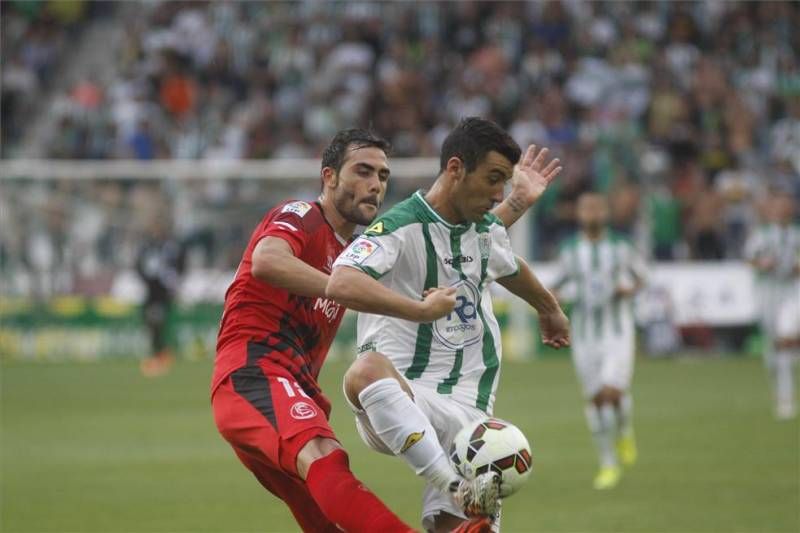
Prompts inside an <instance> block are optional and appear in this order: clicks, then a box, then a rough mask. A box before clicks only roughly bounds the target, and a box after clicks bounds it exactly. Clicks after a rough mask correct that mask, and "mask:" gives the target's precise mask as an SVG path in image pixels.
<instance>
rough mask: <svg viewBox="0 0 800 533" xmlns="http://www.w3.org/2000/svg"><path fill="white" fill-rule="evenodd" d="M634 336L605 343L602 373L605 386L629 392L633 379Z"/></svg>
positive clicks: (612, 338)
mask: <svg viewBox="0 0 800 533" xmlns="http://www.w3.org/2000/svg"><path fill="white" fill-rule="evenodd" d="M634 360H635V357H634V338H633V334H622V335H619V336H614V337H611V338H609V339H606V340H605V342H603V361H602V369H601V371H600V375H601V382H602V385H603V386H606V387H613V388H615V389H617V390H621V391H624V390H628V389H629V388H630V385H631V380H632V379H633V366H634Z"/></svg>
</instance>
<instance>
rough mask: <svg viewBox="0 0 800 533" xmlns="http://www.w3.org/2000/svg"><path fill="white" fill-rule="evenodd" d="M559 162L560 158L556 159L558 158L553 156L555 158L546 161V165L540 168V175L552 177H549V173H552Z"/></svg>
mask: <svg viewBox="0 0 800 533" xmlns="http://www.w3.org/2000/svg"><path fill="white" fill-rule="evenodd" d="M560 162H561V160H560V159H558V158H555V159H553V160H552V161H550V163H548V164H547V166H546V167H544V169H542V172H541V174H542V176H544V177H545V179H552V178H551V177H550V174H552V173H553V171H554V170H555V169H556V168H558V164H559V163H560Z"/></svg>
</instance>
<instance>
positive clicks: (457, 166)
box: [445, 156, 467, 181]
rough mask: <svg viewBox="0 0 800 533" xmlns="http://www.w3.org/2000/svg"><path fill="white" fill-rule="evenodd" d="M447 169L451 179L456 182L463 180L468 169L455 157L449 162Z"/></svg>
mask: <svg viewBox="0 0 800 533" xmlns="http://www.w3.org/2000/svg"><path fill="white" fill-rule="evenodd" d="M445 169H446V170H447V173H448V174H449V175H450V177H451V178H452V179H454V180H456V181H458V180H460V179H463V178H464V176H466V174H467V169H466V167H465V166H464V162H463V161H462V160H461V159H460V158H458V157H455V156H453V157H451V158H450V159H448V160H447V166H446V167H445Z"/></svg>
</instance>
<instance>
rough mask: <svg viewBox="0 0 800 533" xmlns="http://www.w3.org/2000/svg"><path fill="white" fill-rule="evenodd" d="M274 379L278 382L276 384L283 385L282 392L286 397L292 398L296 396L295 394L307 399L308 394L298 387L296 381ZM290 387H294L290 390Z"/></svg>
mask: <svg viewBox="0 0 800 533" xmlns="http://www.w3.org/2000/svg"><path fill="white" fill-rule="evenodd" d="M275 379H277V380H278V383H280V384H281V385H283V390H285V391H286V396H288V397H289V398H294V397H295V396H297V394H299V395H300V396H302V397H304V398H309V396H308V394H306V391H304V390H303V389H302V387H300V385H298V384H297V382H296V381H289V380H288V379H286V378H281V377H278V378H275ZM292 386H294V388H292ZM295 390H296V391H297V393H295V392H294V391H295ZM309 399H310V398H309Z"/></svg>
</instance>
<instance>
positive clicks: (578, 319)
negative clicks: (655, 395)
mask: <svg viewBox="0 0 800 533" xmlns="http://www.w3.org/2000/svg"><path fill="white" fill-rule="evenodd" d="M577 217H578V223H579V225H580V232H579V233H578V234H577V235H576V236H575V237H573V238H571V239H570V240H568V241H567V242H565V243H564V245H563V246H562V249H561V253H560V255H559V260H558V271H559V272H558V275H557V281H556V282H555V284H554V285H553V287H552V289H553V290H554V292H556V294H560V293H561V292H562V290H563V289H564V288H565V286H567V284H570V285H571V288H572V289H573V291H574V295H575V298H574V307H573V311H572V316H571V319H570V322H571V324H570V326H571V335H570V338H571V340H572V359H573V362H574V363H575V370H576V373H577V375H578V380H579V381H580V383H581V386H582V388H583V392H584V395H585V397H586V407H585V412H586V420H587V422H588V424H589V429H590V430H591V432H592V435H593V437H594V440H595V444H596V447H597V451H598V455H599V459H600V470H599V471H598V473H597V476H596V477H595V479H594V487H595V488H596V489H599V490H602V489H609V488H612V487H614V486H616V484H617V483H618V482H619V479H620V476H621V469H620V463H622V464H623V465H626V466H629V465H632V464H633V463H634V462H635V461H636V455H637V451H636V441H635V440H634V435H633V421H632V418H631V414H632V404H633V400H632V397H631V393H630V385H631V379H632V377H633V360H634V344H635V342H634V341H635V328H634V322H633V309H632V307H633V305H632V303H633V302H632V297H633V296H634V294H635V293H636V291H638V290H639V289H640V288H641V287H642V285H643V283H644V279H645V268H644V263H643V262H642V260H641V259H640V257H639V255H638V254H637V253H636V252H635V250H634V248H633V247H632V246H631V245H630V244H629V243H628V242H627V241H626V240H624V239H622V238H620V237H617V236H616V235H615V234H613V233H612V232H611V231H610V230H609V229H608V228H607V222H608V204H607V203H606V199H605V197H603V196H602V195H600V194H597V193H585V194H583V195H582V196H581V197H580V198H579V199H578V206H577Z"/></svg>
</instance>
